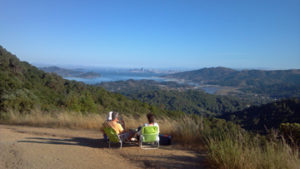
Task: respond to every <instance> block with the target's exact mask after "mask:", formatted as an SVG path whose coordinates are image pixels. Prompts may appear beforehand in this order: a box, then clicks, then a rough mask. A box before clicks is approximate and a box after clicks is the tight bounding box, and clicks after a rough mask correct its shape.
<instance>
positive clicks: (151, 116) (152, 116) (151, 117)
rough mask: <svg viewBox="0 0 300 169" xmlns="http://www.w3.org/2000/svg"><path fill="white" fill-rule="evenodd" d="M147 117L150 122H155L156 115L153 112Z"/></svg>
mask: <svg viewBox="0 0 300 169" xmlns="http://www.w3.org/2000/svg"><path fill="white" fill-rule="evenodd" d="M147 118H148V122H149V123H154V115H153V114H152V113H148V114H147Z"/></svg>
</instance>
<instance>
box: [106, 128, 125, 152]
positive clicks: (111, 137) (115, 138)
mask: <svg viewBox="0 0 300 169" xmlns="http://www.w3.org/2000/svg"><path fill="white" fill-rule="evenodd" d="M104 133H105V134H106V135H107V137H108V147H109V148H110V144H111V143H120V148H122V146H123V142H122V139H121V138H120V137H122V134H121V135H117V133H116V131H115V130H114V129H113V128H111V127H106V128H104Z"/></svg>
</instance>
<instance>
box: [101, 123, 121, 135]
mask: <svg viewBox="0 0 300 169" xmlns="http://www.w3.org/2000/svg"><path fill="white" fill-rule="evenodd" d="M105 123H106V124H104V126H106V125H108V126H110V127H111V128H113V129H114V130H115V131H116V133H117V134H120V133H121V132H122V131H123V130H124V129H123V127H122V125H121V124H120V123H118V122H115V121H108V122H105Z"/></svg>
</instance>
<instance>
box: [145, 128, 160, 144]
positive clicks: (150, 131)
mask: <svg viewBox="0 0 300 169" xmlns="http://www.w3.org/2000/svg"><path fill="white" fill-rule="evenodd" d="M158 134H159V133H158V127H157V126H145V127H143V128H142V138H143V139H142V141H143V142H155V141H157V137H158Z"/></svg>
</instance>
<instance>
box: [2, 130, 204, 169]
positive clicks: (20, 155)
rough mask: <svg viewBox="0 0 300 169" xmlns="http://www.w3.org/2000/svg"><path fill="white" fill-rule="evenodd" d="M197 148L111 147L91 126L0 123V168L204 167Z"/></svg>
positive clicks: (132, 168) (201, 156)
mask: <svg viewBox="0 0 300 169" xmlns="http://www.w3.org/2000/svg"><path fill="white" fill-rule="evenodd" d="M203 156H204V155H201V154H199V153H196V152H191V151H186V150H179V149H174V147H171V146H165V147H163V146H161V148H160V149H157V150H142V149H140V148H139V147H137V146H128V147H124V148H122V149H117V148H112V149H108V148H107V144H106V143H105V142H104V140H103V139H102V134H101V133H100V132H97V131H91V130H71V129H52V128H37V127H23V126H11V125H0V169H2V168H3V169H4V168H5V169H6V168H7V169H8V168H9V169H10V168H15V169H18V168H22V169H52V168H57V169H59V168H61V169H68V168H70V169H77V168H78V169H79V168H80V169H81V168H85V169H88V168H91V169H96V168H112V169H114V168H130V169H134V168H200V169H201V168H203V159H204V157H203Z"/></svg>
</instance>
